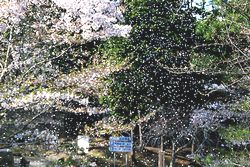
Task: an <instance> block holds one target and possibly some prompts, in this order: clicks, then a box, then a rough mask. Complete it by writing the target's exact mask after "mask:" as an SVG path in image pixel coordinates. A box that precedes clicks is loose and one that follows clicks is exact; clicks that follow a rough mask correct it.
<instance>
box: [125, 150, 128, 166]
mask: <svg viewBox="0 0 250 167" xmlns="http://www.w3.org/2000/svg"><path fill="white" fill-rule="evenodd" d="M125 163H126V167H128V153H126V157H125Z"/></svg>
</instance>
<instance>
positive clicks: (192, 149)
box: [191, 137, 195, 155]
mask: <svg viewBox="0 0 250 167" xmlns="http://www.w3.org/2000/svg"><path fill="white" fill-rule="evenodd" d="M194 147H195V146H194V137H193V138H192V147H191V154H192V155H193V154H194V149H195V148H194Z"/></svg>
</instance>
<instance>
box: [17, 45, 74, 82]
mask: <svg viewBox="0 0 250 167" xmlns="http://www.w3.org/2000/svg"><path fill="white" fill-rule="evenodd" d="M71 48H72V45H71V46H70V47H68V48H67V49H66V50H64V51H63V52H62V53H61V54H59V55H58V56H56V57H53V58H51V59H48V60H43V61H40V62H38V63H36V64H34V65H33V66H31V67H30V68H29V69H28V70H27V71H26V72H25V73H24V74H23V76H22V78H21V83H20V84H22V82H23V80H24V77H25V76H26V75H27V74H28V73H29V72H30V71H31V70H33V69H34V68H35V67H37V66H38V65H41V64H43V63H46V62H49V61H52V60H55V59H57V58H59V57H62V56H63V55H64V54H65V53H66V52H68V51H69V49H71Z"/></svg>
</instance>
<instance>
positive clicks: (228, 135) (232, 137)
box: [219, 125, 250, 142]
mask: <svg viewBox="0 0 250 167" xmlns="http://www.w3.org/2000/svg"><path fill="white" fill-rule="evenodd" d="M219 133H220V135H221V137H222V138H223V139H225V140H226V141H228V142H231V141H239V142H241V141H246V140H250V129H249V128H246V127H243V126H241V125H235V126H229V127H227V128H221V129H219Z"/></svg>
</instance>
